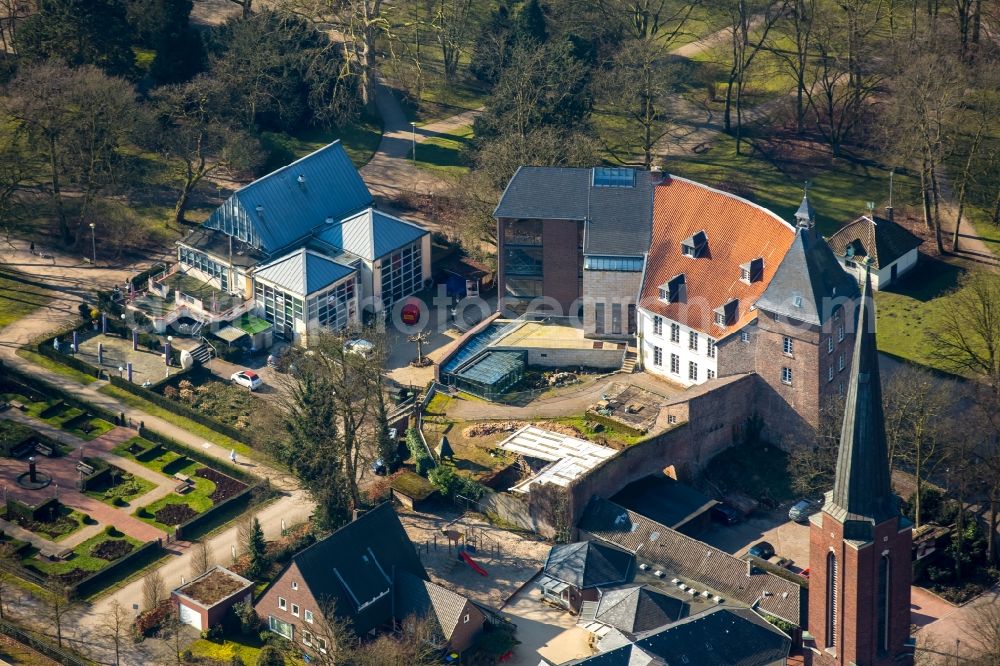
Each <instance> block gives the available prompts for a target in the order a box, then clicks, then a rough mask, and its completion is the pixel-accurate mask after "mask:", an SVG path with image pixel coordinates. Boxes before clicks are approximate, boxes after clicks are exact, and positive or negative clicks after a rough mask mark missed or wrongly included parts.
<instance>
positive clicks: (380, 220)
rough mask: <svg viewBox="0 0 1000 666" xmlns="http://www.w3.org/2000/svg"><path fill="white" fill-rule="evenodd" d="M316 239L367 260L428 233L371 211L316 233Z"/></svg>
mask: <svg viewBox="0 0 1000 666" xmlns="http://www.w3.org/2000/svg"><path fill="white" fill-rule="evenodd" d="M315 233H316V238H318V239H319V240H320V241H322V242H324V243H326V244H327V245H330V246H332V247H335V248H338V249H340V250H344V251H346V252H350V253H351V254H354V255H356V256H359V257H362V258H363V259H366V260H368V261H374V260H376V259H380V258H382V257H384V256H386V255H387V254H390V253H392V252H394V251H395V250H398V249H400V248H402V247H405V246H407V245H409V244H411V243H413V242H414V241H416V240H417V239H419V238H420V237H422V236H424V235H425V234H427V233H428V232H427V230H426V229H423V228H422V227H419V226H417V225H415V224H413V223H412V222H407V221H406V220H401V219H399V218H398V217H394V216H392V215H388V214H386V213H383V212H381V211H378V210H375V209H374V208H368V209H366V210H363V211H361V212H360V213H358V214H357V215H354V216H352V217H349V218H347V219H345V220H343V221H342V222H334V223H332V224H330V225H328V226H327V227H326V228H321V229H317V230H316V232H315Z"/></svg>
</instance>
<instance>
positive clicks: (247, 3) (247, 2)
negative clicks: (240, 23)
mask: <svg viewBox="0 0 1000 666" xmlns="http://www.w3.org/2000/svg"><path fill="white" fill-rule="evenodd" d="M229 1H230V2H232V3H235V4H237V5H239V6H240V18H250V14H252V13H253V0H229Z"/></svg>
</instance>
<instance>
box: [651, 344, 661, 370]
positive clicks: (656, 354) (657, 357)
mask: <svg viewBox="0 0 1000 666" xmlns="http://www.w3.org/2000/svg"><path fill="white" fill-rule="evenodd" d="M653 365H657V366H659V365H663V349H661V348H660V347H653Z"/></svg>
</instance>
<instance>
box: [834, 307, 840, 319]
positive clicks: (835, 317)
mask: <svg viewBox="0 0 1000 666" xmlns="http://www.w3.org/2000/svg"><path fill="white" fill-rule="evenodd" d="M833 320H834V321H840V306H839V305H838V306H837V307H835V308H834V309H833Z"/></svg>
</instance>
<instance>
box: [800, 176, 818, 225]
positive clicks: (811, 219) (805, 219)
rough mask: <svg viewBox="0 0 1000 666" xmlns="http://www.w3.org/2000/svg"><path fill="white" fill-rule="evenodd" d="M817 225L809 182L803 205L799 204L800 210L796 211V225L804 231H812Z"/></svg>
mask: <svg viewBox="0 0 1000 666" xmlns="http://www.w3.org/2000/svg"><path fill="white" fill-rule="evenodd" d="M815 223H816V211H815V210H814V209H813V207H812V204H811V203H809V181H806V183H805V188H804V191H803V193H802V203H800V204H799V209H798V210H797V211H795V225H796V226H798V227H802V228H803V229H812V228H813V225H814V224H815Z"/></svg>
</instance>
